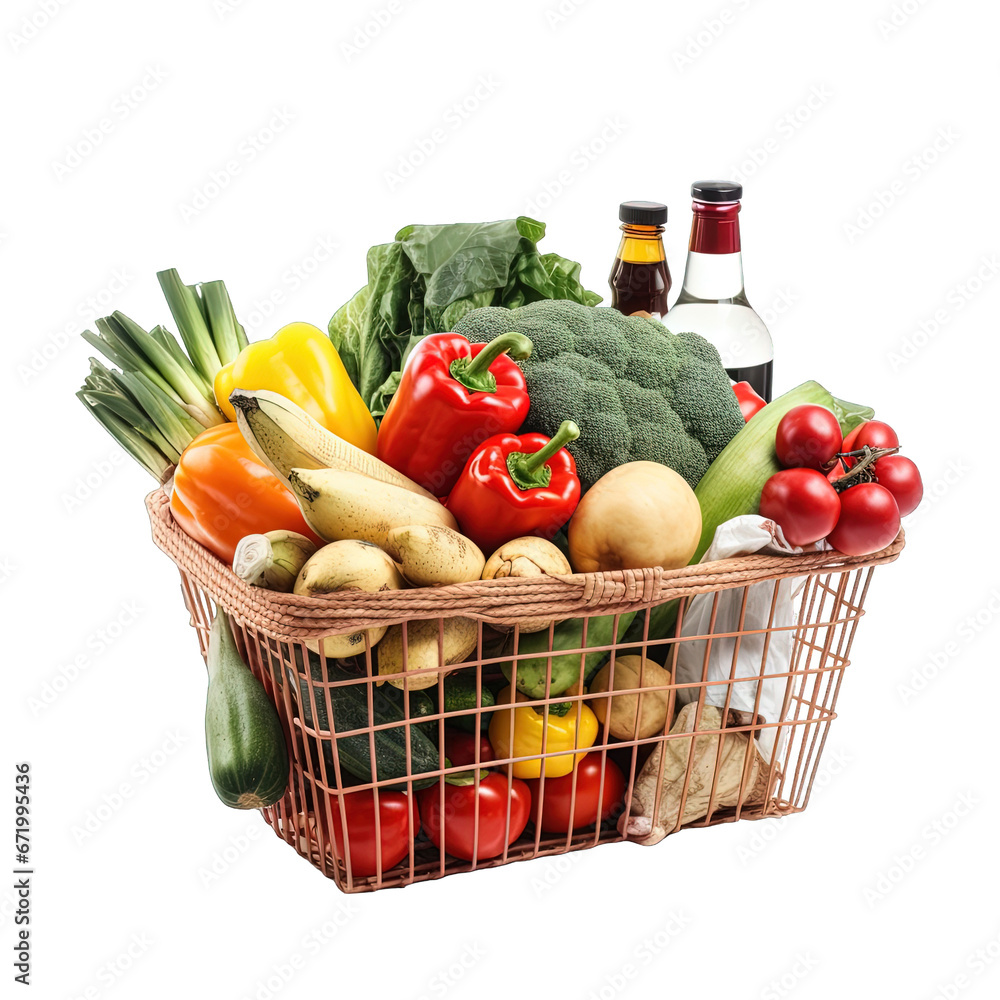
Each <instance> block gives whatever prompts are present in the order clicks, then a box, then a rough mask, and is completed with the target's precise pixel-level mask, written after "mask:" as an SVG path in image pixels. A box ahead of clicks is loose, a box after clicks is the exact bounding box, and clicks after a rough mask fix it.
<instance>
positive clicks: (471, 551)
mask: <svg viewBox="0 0 1000 1000" xmlns="http://www.w3.org/2000/svg"><path fill="white" fill-rule="evenodd" d="M385 550H386V552H388V553H389V555H390V556H392V558H393V559H395V560H396V562H398V563H399V564H400V566H401V567H402V570H403V576H404V577H406V579H407V581H408V582H409V583H412V584H413V585H414V586H415V587H439V586H444V585H447V584H450V583H468V582H469V581H471V580H478V579H479V574H480V573H482V571H483V566H485V564H486V559H485V557H484V556H483V553H482V552H481V551H480V549H479V546H478V545H476V543H475V542H473V541H472V540H471V539H469V538H466V537H465V535H460V534H459V533H458V532H457V531H452V529H451V528H446V527H444V526H443V525H440V524H406V525H403V526H402V527H399V528H393V529H392V530H391V531H390V532H389V533H388V535H387V536H386V542H385Z"/></svg>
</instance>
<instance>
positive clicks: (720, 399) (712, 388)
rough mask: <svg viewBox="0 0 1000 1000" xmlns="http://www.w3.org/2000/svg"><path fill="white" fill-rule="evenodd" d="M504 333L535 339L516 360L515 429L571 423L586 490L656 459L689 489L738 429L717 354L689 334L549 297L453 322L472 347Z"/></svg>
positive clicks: (544, 429) (549, 430)
mask: <svg viewBox="0 0 1000 1000" xmlns="http://www.w3.org/2000/svg"><path fill="white" fill-rule="evenodd" d="M668 319H669V316H668ZM510 331H516V332H518V333H523V334H524V335H525V336H526V337H529V338H530V339H531V342H532V344H533V345H534V346H533V349H532V353H531V357H530V358H528V359H527V360H525V361H522V362H520V364H521V367H522V368H523V369H524V374H525V378H526V380H527V383H528V394H529V396H530V397H531V409H530V411H529V412H528V419H527V420H526V421H525V424H524V427H523V428H522V430H524V431H539V432H541V433H542V434H547V435H549V436H551V435H552V434H554V433H555V432H556V430H557V428H558V427H559V425H560V424H561V423H562V421H563V420H574V421H576V423H577V424H579V426H580V430H581V434H580V437H579V439H578V440H577V441H574V442H573V443H572V444H571V445H570V447H569V450H570V452H572V454H573V458H574V459H575V460H576V465H577V472H578V473H579V475H580V481H581V483H582V485H583V488H584V489H585V490H586V489H589V488H590V487H591V486H593V484H594V483H595V482H597V480H598V479H600V478H601V476H603V475H604V474H605V473H606V472H608V471H610V470H611V469H613V468H614V467H615V466H618V465H622V464H623V463H625V462H632V461H640V460H646V461H652V462H662V463H663V464H664V465H668V466H670V468H672V469H674V470H675V471H677V472H678V473H679V474H680V475H681V476H683V477H684V478H685V479H686V480H687V482H688V483H690V485H691V486H692V487H694V486H695V485H697V483H698V480H699V479H701V477H702V476H703V475H704V474H705V471H706V470H707V469H708V467H709V465H710V464H711V463H712V461H713V460H714V459H715V456H716V455H718V454H719V452H720V451H722V449H723V448H724V447H725V446H726V445H727V444H728V443H729V441H730V439H731V438H732V437H733V436H734V435H735V434H736V433H737V431H739V430H740V428H741V427H743V425H744V421H743V415H742V414H741V413H740V407H739V403H737V401H736V396H735V395H734V394H733V391H732V389H731V387H730V382H729V377H728V375H726V370H725V369H724V368H723V367H722V362H721V360H720V358H719V352H718V351H716V349H715V348H714V347H713V346H712V345H711V344H710V343H709V342H708V341H707V340H705V339H704V338H703V337H699V336H698V335H697V334H696V333H678V334H673V333H671V332H670V331H669V330H667V329H666V328H665V327H664V326H663V324H662V323H659V322H658V321H656V320H651V319H643V318H641V317H638V316H623V315H622V314H621V313H620V312H618V310H617V309H612V308H608V307H596V308H595V307H593V306H584V305H579V304H578V303H576V302H569V301H564V300H551V299H547V300H542V301H540V302H532V303H531V304H530V305H526V306H521V308H519V309H504V308H502V307H498V306H488V307H486V308H483V309H474V310H473V311H472V312H470V313H468V314H467V315H466V316H465V317H463V318H462V319H461V320H460V321H459V322H458V324H457V325H456V326H455V332H456V333H460V334H462V335H463V336H464V337H467V338H468V339H469V340H470V341H472V342H473V343H486V342H488V341H491V340H493V339H494V337H498V336H500V334H502V333H507V332H510Z"/></svg>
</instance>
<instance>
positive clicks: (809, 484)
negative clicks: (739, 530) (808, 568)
mask: <svg viewBox="0 0 1000 1000" xmlns="http://www.w3.org/2000/svg"><path fill="white" fill-rule="evenodd" d="M760 513H761V515H762V516H763V517H767V518H770V519H771V520H772V521H774V522H775V523H776V524H778V525H780V527H781V530H782V532H784V535H785V540H786V541H787V542H788V543H789V544H790V545H809V544H811V543H812V542H818V541H819V540H820V539H821V538H826V536H827V535H828V534H830V532H831V531H833V528H834V525H836V523H837V518H838V517H839V516H840V497H839V496H838V495H837V491H836V490H835V489H834V488H833V487H832V486H831V485H830V483H829V482H828V481H827V478H826V476H824V475H823V473H822V472H818V471H817V470H816V469H782V471H781V472H776V473H775V474H774V475H773V476H771V478H770V479H769V480H768V481H767V482H766V483H764V489H763V490H762V491H761V494H760Z"/></svg>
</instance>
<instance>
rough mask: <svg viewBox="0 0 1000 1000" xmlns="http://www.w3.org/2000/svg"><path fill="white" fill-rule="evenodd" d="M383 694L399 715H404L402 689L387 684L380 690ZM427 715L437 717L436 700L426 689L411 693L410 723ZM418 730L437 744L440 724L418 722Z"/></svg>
mask: <svg viewBox="0 0 1000 1000" xmlns="http://www.w3.org/2000/svg"><path fill="white" fill-rule="evenodd" d="M380 690H381V691H382V694H384V695H385V696H386V697H387V698H388V699H389V701H391V702H392V703H393V704H394V705H395V706H396V707H397V708H398V709H399V714H400V715H404V717H405V713H404V710H403V692H402V689H400V688H398V687H393V685H391V684H386V685H385V686H384V687H382V688H381V689H380ZM425 715H437V706H436V705H435V704H434V699H433V698H432V697H431V696H430V694H429V693H428V691H427V690H426V689H422V690H419V691H411V692H410V721H411V722H412V721H414V720H416V719H421V718H423V717H424V716H425ZM416 726H417V728H418V729H419V730H420V731H421V732H422V733H425V734H426V735H427V737H428V738H429V739H430V740H431V741H433V742H435V743H436V742H437V734H438V724H437V722H436V721H434V722H417V723H416Z"/></svg>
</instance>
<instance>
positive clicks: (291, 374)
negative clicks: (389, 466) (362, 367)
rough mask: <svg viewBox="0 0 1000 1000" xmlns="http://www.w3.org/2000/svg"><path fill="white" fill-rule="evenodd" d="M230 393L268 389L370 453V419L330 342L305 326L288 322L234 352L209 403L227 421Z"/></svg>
mask: <svg viewBox="0 0 1000 1000" xmlns="http://www.w3.org/2000/svg"><path fill="white" fill-rule="evenodd" d="M234 389H245V390H247V391H248V392H254V391H255V390H257V389H269V390H270V391H271V392H278V393H281V395H282V396H285V397H287V398H288V399H290V400H292V402H293V403H298V405H299V406H301V407H302V409H303V410H305V411H306V412H307V413H309V414H310V416H312V417H313V418H315V419H316V420H318V421H319V422H320V423H321V424H322V425H323V426H324V427H325V428H326V429H327V430H329V431H333V433H334V434H336V435H337V436H338V437H342V438H343V439H344V440H345V441H349V442H350V443H351V444H353V445H356V446H357V447H358V448H363V449H364V450H365V451H367V452H369V453H370V454H372V455H374V454H375V435H376V430H375V421H374V420H373V419H372V415H371V414H370V413H369V412H368V407H367V406H365V403H364V400H363V399H362V398H361V395H360V394H359V393H358V390H357V389H355V388H354V383H353V382H352V381H351V378H350V376H349V375H348V374H347V369H346V368H345V367H344V362H343V361H341V360H340V355H339V354H338V353H337V349H336V348H335V347H334V346H333V344H332V343H331V342H330V338H329V337H328V336H327V335H326V334H325V333H323V331H322V330H320V329H319V328H318V327H315V326H313V325H312V324H311V323H289V324H288V326H283V327H282V328H281V329H280V330H279V331H278V332H277V333H276V334H275V335H274V336H273V337H271V339H270V340H259V341H257V342H256V343H253V344H249V345H248V346H247V347H244V348H243V350H242V351H240V353H239V355H238V356H237V357H236V360H235V361H232V362H230V363H229V364H228V365H224V366H223V367H222V368H220V369H219V372H218V374H217V375H216V376H215V401H216V402H217V403H218V404H219V409H220V410H222V412H223V413H224V414H225V415H226V416H227V417H228V418H229V419H230V420H235V419H236V411H235V410H234V409H233V404H232V403H230V402H229V395H230V393H231V392H232V391H233V390H234Z"/></svg>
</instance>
